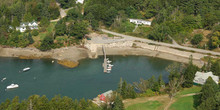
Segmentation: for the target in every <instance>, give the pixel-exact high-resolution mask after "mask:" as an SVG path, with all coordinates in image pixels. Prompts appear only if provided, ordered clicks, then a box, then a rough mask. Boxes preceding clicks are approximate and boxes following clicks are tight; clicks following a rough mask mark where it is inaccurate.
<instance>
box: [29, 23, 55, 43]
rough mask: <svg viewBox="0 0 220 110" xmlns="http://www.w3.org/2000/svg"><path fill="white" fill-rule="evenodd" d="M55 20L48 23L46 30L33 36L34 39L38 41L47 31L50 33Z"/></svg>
mask: <svg viewBox="0 0 220 110" xmlns="http://www.w3.org/2000/svg"><path fill="white" fill-rule="evenodd" d="M56 23H57V22H51V23H50V25H49V26H48V27H47V29H46V32H41V33H39V35H38V36H36V37H33V39H34V41H36V42H39V41H40V40H43V39H44V37H45V36H46V34H47V33H50V32H52V31H53V29H54V27H55V25H56Z"/></svg>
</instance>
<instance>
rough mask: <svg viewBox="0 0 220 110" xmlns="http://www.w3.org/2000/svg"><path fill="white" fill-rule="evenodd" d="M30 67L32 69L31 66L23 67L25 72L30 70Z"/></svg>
mask: <svg viewBox="0 0 220 110" xmlns="http://www.w3.org/2000/svg"><path fill="white" fill-rule="evenodd" d="M30 69H31V68H30V67H27V68H24V69H23V72H25V71H28V70H30Z"/></svg>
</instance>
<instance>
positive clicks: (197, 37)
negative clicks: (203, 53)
mask: <svg viewBox="0 0 220 110" xmlns="http://www.w3.org/2000/svg"><path fill="white" fill-rule="evenodd" d="M202 39H203V35H202V34H196V35H194V37H193V39H192V40H191V43H192V44H193V45H197V44H199V43H200V42H201V41H202Z"/></svg>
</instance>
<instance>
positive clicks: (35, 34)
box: [31, 30, 39, 36]
mask: <svg viewBox="0 0 220 110" xmlns="http://www.w3.org/2000/svg"><path fill="white" fill-rule="evenodd" d="M31 34H32V35H33V36H38V34H39V32H38V31H37V30H33V31H32V32H31Z"/></svg>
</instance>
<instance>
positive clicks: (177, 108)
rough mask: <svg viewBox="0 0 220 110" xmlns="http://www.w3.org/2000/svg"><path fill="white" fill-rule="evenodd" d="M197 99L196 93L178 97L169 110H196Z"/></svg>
mask: <svg viewBox="0 0 220 110" xmlns="http://www.w3.org/2000/svg"><path fill="white" fill-rule="evenodd" d="M197 99H198V95H194V96H187V97H181V98H178V99H177V101H176V102H174V103H173V104H172V105H171V106H170V108H169V110H196V107H197V105H198V104H197V103H196V100H197Z"/></svg>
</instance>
